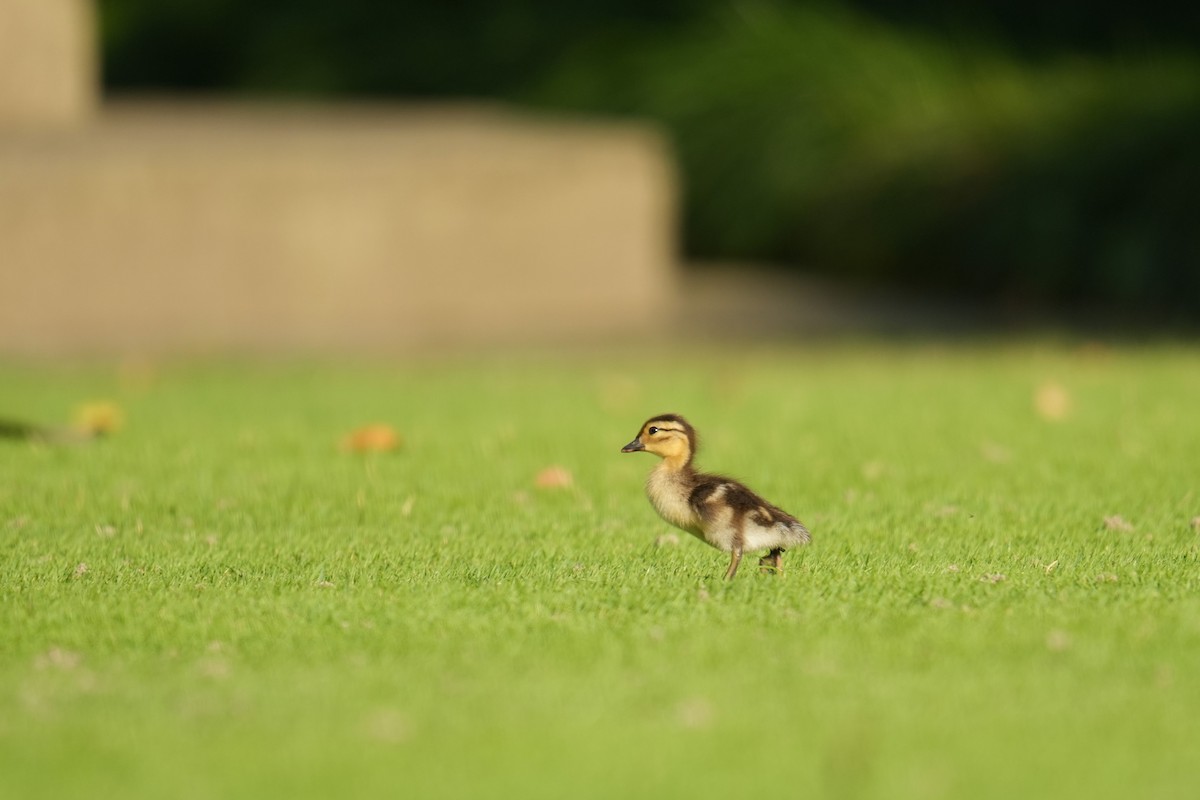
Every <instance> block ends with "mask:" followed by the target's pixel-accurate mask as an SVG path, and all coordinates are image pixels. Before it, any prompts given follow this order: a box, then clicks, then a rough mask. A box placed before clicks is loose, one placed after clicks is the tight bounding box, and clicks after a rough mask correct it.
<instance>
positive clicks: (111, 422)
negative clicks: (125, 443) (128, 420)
mask: <svg viewBox="0 0 1200 800" xmlns="http://www.w3.org/2000/svg"><path fill="white" fill-rule="evenodd" d="M72 418H73V420H74V423H75V429H76V430H77V431H79V432H80V433H83V434H87V435H89V436H108V435H109V434H113V433H116V432H117V431H119V430H120V429H121V427H122V426H123V425H124V424H125V412H124V411H122V410H121V407H120V406H118V405H117V404H116V403H111V402H109V401H107V400H98V401H94V402H88V403H83V404H82V405H79V406H77V407H76V408H75V413H74V415H73V417H72Z"/></svg>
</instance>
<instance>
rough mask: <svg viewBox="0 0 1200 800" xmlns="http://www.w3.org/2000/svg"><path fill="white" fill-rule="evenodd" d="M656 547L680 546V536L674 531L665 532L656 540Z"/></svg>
mask: <svg viewBox="0 0 1200 800" xmlns="http://www.w3.org/2000/svg"><path fill="white" fill-rule="evenodd" d="M654 546H655V547H678V546H679V537H678V536H677V535H676V534H674V533H664V534H662V535H661V536H659V537H658V538H657V539H655V540H654Z"/></svg>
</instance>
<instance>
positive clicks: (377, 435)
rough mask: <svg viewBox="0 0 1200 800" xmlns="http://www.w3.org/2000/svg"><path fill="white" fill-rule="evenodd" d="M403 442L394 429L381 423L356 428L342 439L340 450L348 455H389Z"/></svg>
mask: <svg viewBox="0 0 1200 800" xmlns="http://www.w3.org/2000/svg"><path fill="white" fill-rule="evenodd" d="M402 443H403V440H402V439H401V438H400V434H398V433H396V429H395V428H393V427H392V426H391V425H387V424H384V423H382V422H376V423H372V424H370V425H364V426H363V427H361V428H356V429H355V430H353V431H351V432H350V433H348V434H346V435H345V436H343V437H342V442H341V448H342V450H345V451H347V452H350V453H390V452H392V451H393V450H397V449H399V448H400V445H401V444H402Z"/></svg>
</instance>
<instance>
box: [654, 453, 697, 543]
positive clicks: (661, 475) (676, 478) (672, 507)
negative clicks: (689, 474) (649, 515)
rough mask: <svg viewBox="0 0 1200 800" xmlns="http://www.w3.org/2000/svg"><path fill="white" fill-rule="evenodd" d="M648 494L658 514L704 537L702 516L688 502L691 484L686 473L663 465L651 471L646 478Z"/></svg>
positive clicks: (694, 534)
mask: <svg viewBox="0 0 1200 800" xmlns="http://www.w3.org/2000/svg"><path fill="white" fill-rule="evenodd" d="M646 496H647V497H649V498H650V505H652V506H654V510H655V511H657V512H658V515H659V516H660V517H662V518H663V519H665V520H666V521H667V522H669V523H671V524H672V525H674V526H675V527H676V528H681V529H683V530H685V531H687V532H688V533H690V534H692V535H693V536H696V537H699V538H701V539H703V538H704V535H703V533H702V532H701V529H700V517H699V516H698V515H697V514H696V511H695V509H693V508H692V506H691V504H690V503H689V502H688V498H689V497H690V496H691V485H690V484H689V483H688V482H687V480H686V478H685V476H684V475H682V474H681V473H678V472H673V471H670V470H667V469H663V468H662V467H661V466H660V467H659V468H657V469H655V470H653V471H652V472H651V473H650V477H649V478H648V479H647V480H646Z"/></svg>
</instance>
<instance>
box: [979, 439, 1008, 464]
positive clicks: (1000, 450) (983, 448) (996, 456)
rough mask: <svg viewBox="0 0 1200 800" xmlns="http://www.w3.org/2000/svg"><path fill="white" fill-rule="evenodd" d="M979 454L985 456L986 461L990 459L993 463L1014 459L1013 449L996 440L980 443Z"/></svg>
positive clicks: (1003, 462) (1004, 462) (1005, 462)
mask: <svg viewBox="0 0 1200 800" xmlns="http://www.w3.org/2000/svg"><path fill="white" fill-rule="evenodd" d="M979 455H980V456H982V457H983V460H984V461H990V462H991V463H993V464H1007V463H1008V462H1009V461H1012V451H1011V450H1009V449H1008V448H1007V447H1005V446H1004V445H1002V444H996V443H995V442H984V443H983V444H981V445H979Z"/></svg>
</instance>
